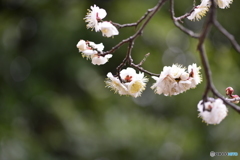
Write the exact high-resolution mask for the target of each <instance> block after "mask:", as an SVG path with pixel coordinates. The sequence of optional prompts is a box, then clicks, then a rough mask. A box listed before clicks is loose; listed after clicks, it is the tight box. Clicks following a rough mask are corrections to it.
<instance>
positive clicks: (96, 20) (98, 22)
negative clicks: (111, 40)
mask: <svg viewBox="0 0 240 160" xmlns="http://www.w3.org/2000/svg"><path fill="white" fill-rule="evenodd" d="M90 8H91V9H89V10H88V13H87V15H86V17H85V18H84V19H85V22H87V28H92V29H95V31H96V32H99V31H101V32H102V35H103V36H104V37H112V36H114V35H118V34H119V32H118V30H117V28H116V27H115V26H114V25H113V24H112V23H111V22H109V21H103V20H102V19H103V18H105V17H106V15H107V12H106V10H105V9H102V8H99V7H98V6H96V5H94V6H91V7H90Z"/></svg>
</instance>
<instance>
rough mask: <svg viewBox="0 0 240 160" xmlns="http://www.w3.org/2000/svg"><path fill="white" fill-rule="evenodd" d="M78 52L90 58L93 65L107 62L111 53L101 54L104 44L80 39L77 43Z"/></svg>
mask: <svg viewBox="0 0 240 160" xmlns="http://www.w3.org/2000/svg"><path fill="white" fill-rule="evenodd" d="M77 48H78V50H79V52H81V53H82V56H83V57H86V58H87V59H91V60H92V64H94V65H102V64H105V63H107V62H108V59H109V58H111V57H112V54H107V55H103V54H102V53H103V49H104V45H103V44H102V43H99V44H96V43H94V42H91V41H84V40H80V41H79V42H78V43H77Z"/></svg>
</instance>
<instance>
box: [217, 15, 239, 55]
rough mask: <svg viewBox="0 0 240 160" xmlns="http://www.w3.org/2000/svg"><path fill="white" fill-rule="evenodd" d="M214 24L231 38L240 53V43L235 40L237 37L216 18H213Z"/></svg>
mask: <svg viewBox="0 0 240 160" xmlns="http://www.w3.org/2000/svg"><path fill="white" fill-rule="evenodd" d="M213 24H214V26H215V27H216V28H217V29H218V30H219V31H220V32H221V33H222V34H223V35H225V36H226V37H227V38H228V39H229V41H230V42H231V44H232V45H233V47H234V49H235V50H236V51H237V52H239V53H240V45H239V44H238V43H237V41H236V40H235V37H234V36H233V35H232V34H230V33H229V32H228V31H227V30H226V29H225V28H224V27H223V26H222V25H221V24H220V23H219V22H218V21H217V20H216V19H214V20H213Z"/></svg>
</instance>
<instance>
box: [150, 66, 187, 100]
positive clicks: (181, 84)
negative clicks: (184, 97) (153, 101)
mask: <svg viewBox="0 0 240 160" xmlns="http://www.w3.org/2000/svg"><path fill="white" fill-rule="evenodd" d="M152 78H153V79H154V80H156V83H154V84H153V85H152V87H151V88H152V89H153V90H155V92H156V93H157V94H164V95H165V96H171V95H177V94H179V93H182V92H185V91H186V90H188V89H190V86H191V81H190V80H189V74H188V73H187V72H186V71H185V69H184V68H183V67H182V66H180V65H175V64H173V65H172V66H165V67H164V68H163V71H162V72H161V74H160V76H159V77H155V76H153V77H152Z"/></svg>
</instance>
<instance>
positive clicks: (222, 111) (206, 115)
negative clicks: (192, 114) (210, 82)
mask: <svg viewBox="0 0 240 160" xmlns="http://www.w3.org/2000/svg"><path fill="white" fill-rule="evenodd" d="M197 108H198V111H199V117H201V118H202V119H203V121H204V122H206V123H207V124H219V123H220V122H221V121H222V120H223V119H224V118H225V117H226V116H227V112H228V109H227V107H226V105H225V104H224V103H223V101H222V100H221V99H213V100H211V102H204V103H203V101H202V100H201V101H200V102H199V103H198V105H197Z"/></svg>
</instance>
